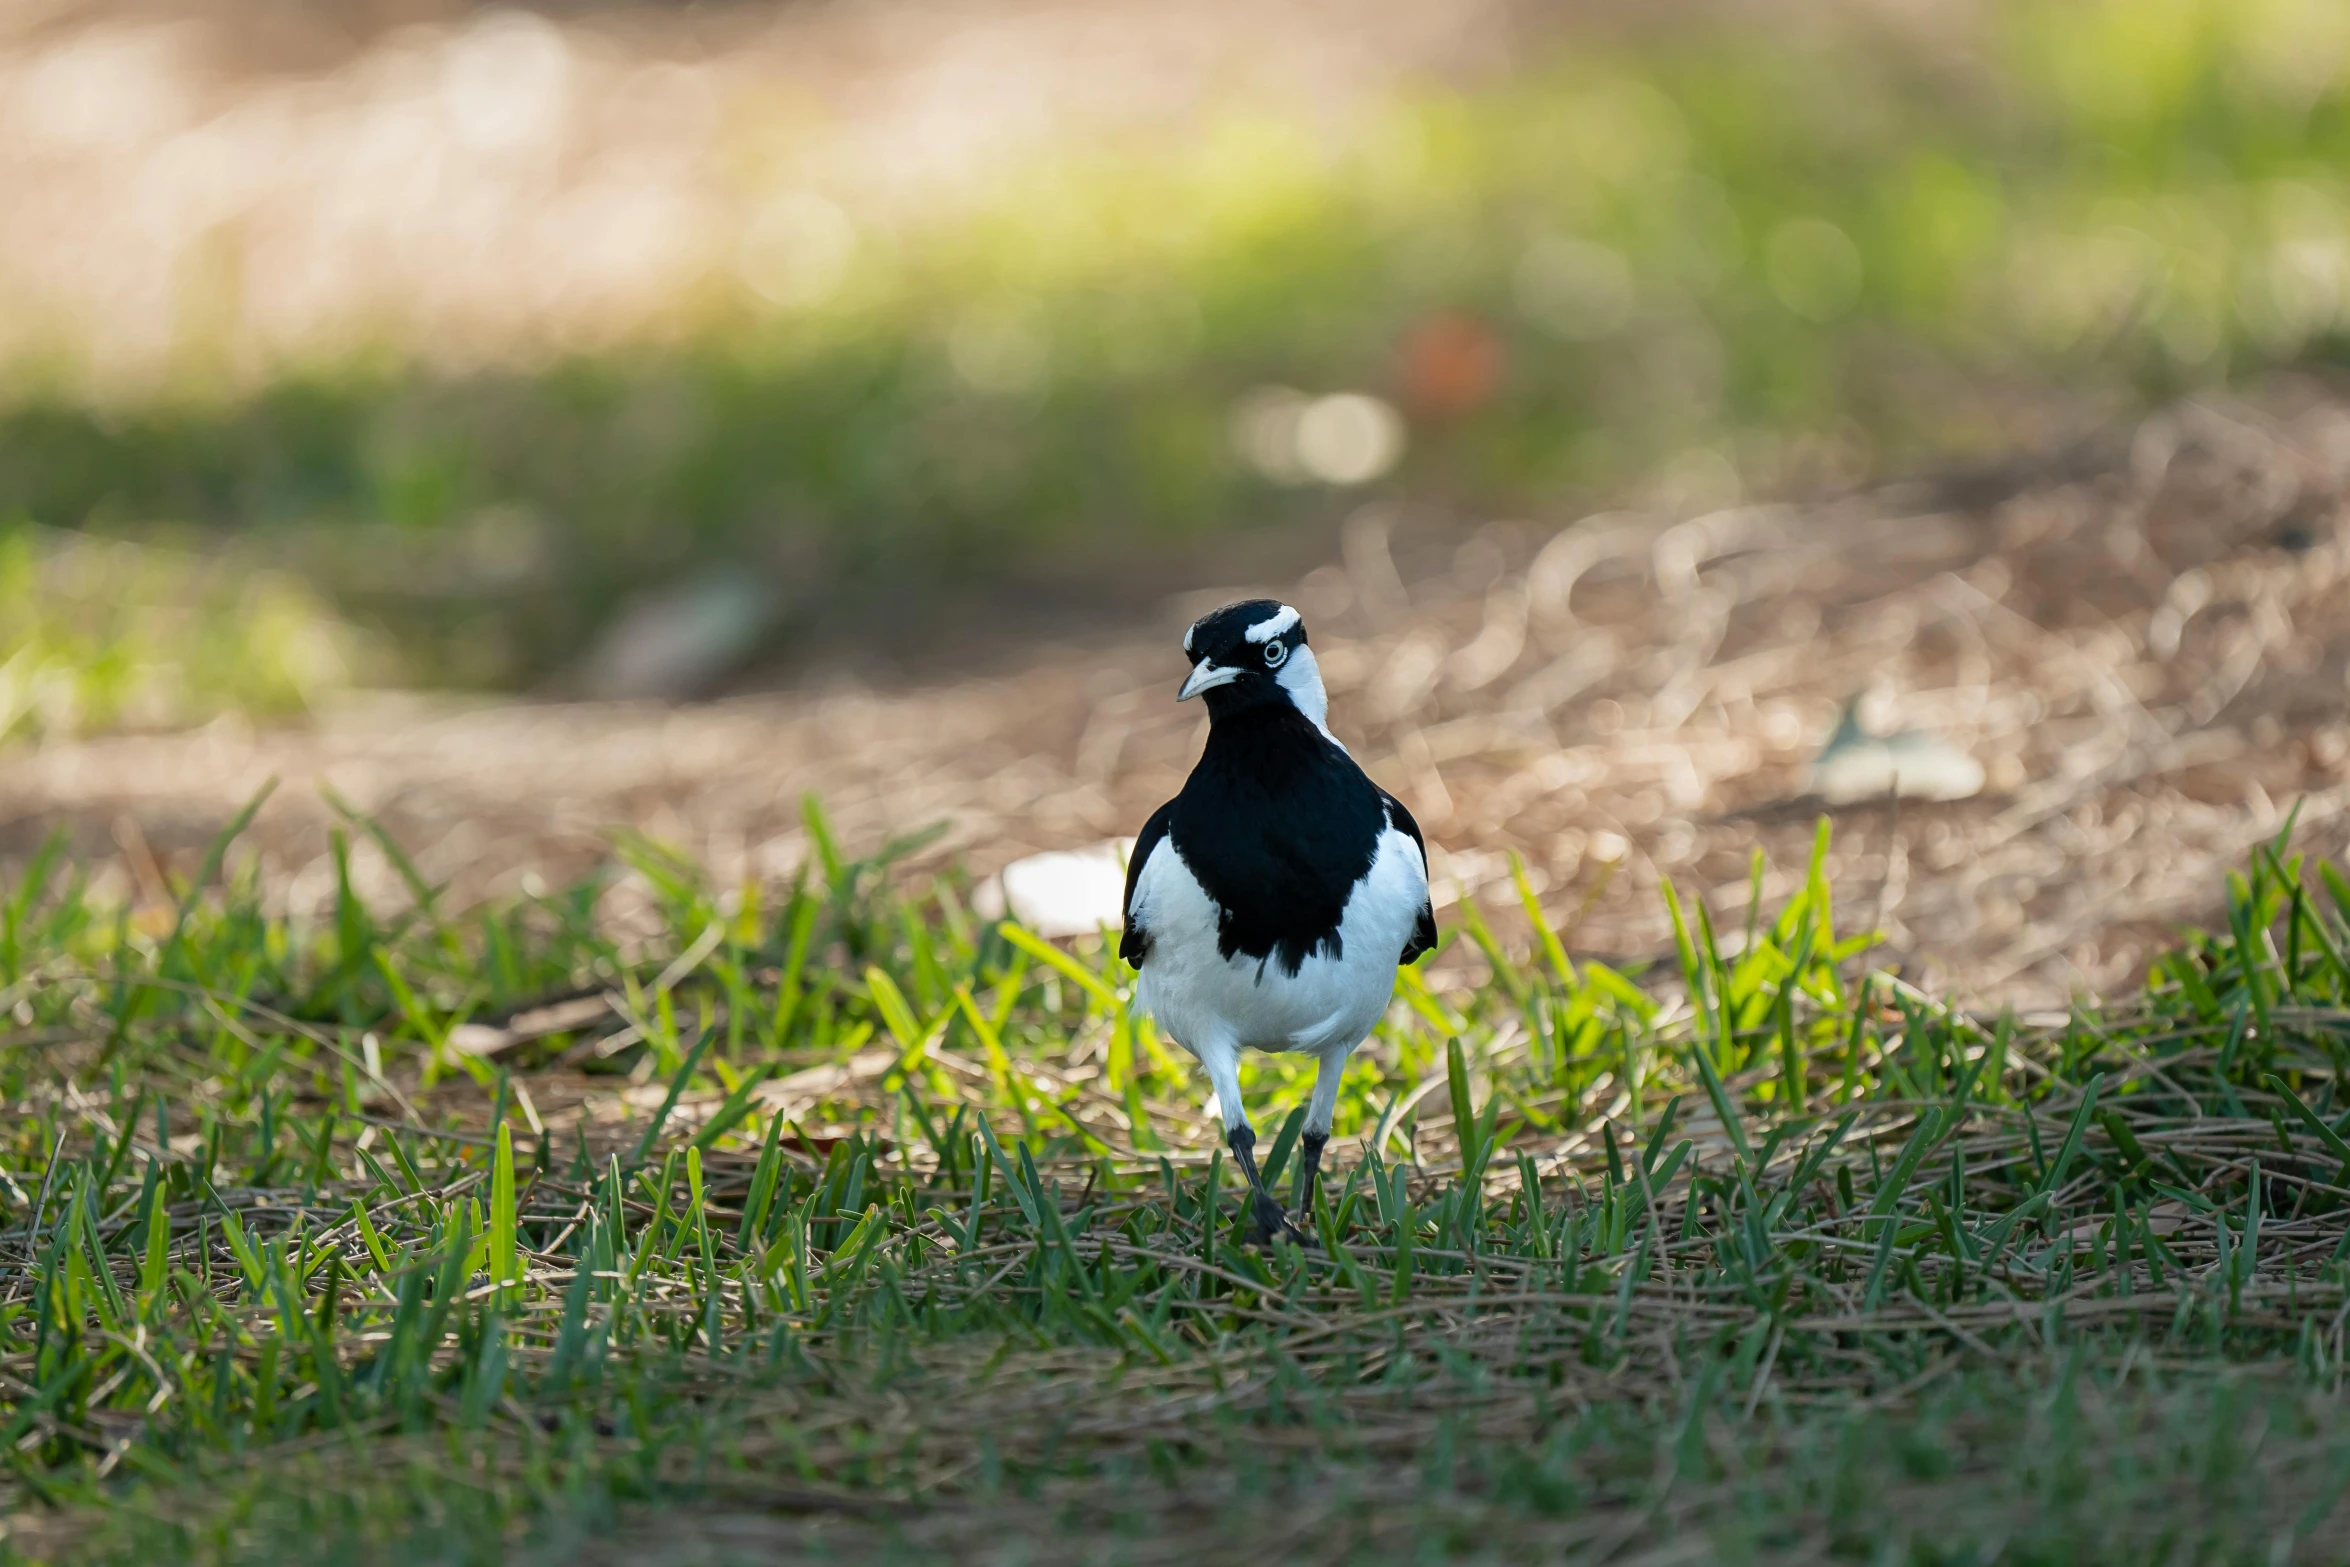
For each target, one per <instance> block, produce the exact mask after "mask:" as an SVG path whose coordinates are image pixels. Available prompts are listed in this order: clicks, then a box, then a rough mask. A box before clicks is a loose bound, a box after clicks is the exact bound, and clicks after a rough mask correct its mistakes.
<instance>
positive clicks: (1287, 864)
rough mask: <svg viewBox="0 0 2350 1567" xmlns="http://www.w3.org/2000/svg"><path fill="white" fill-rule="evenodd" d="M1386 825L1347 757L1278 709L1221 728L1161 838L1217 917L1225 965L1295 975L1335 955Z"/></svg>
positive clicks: (1234, 718)
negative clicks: (1252, 963)
mask: <svg viewBox="0 0 2350 1567" xmlns="http://www.w3.org/2000/svg"><path fill="white" fill-rule="evenodd" d="M1386 826H1387V816H1386V812H1385V811H1384V809H1383V808H1382V807H1381V805H1380V801H1379V791H1378V790H1377V789H1376V788H1375V787H1373V785H1372V783H1371V780H1370V779H1369V778H1367V777H1365V776H1364V775H1363V770H1362V769H1361V768H1359V767H1357V766H1356V765H1355V764H1354V760H1353V758H1351V757H1349V756H1348V755H1347V754H1346V753H1345V752H1344V751H1341V750H1340V749H1339V748H1338V747H1337V746H1335V745H1333V744H1332V743H1331V742H1330V741H1329V740H1328V739H1327V738H1326V737H1324V735H1323V734H1322V732H1321V731H1320V730H1318V729H1316V728H1315V727H1314V726H1313V724H1312V723H1311V722H1309V721H1308V720H1307V719H1306V718H1305V716H1304V715H1303V714H1301V713H1299V712H1298V711H1297V710H1296V709H1295V708H1292V707H1289V706H1288V705H1287V704H1281V703H1276V704H1268V705H1267V706H1265V707H1263V708H1258V709H1253V710H1250V711H1248V712H1244V713H1235V714H1232V715H1230V716H1228V717H1226V718H1224V719H1221V720H1219V721H1218V722H1217V723H1216V725H1215V726H1214V728H1213V729H1212V730H1211V731H1210V732H1209V735H1208V743H1207V747H1206V749H1205V751H1203V752H1202V754H1201V756H1200V760H1199V765H1198V766H1197V767H1196V768H1194V769H1192V774H1191V777H1190V779H1189V780H1188V781H1187V782H1186V783H1185V784H1184V786H1183V792H1182V793H1181V794H1179V795H1177V796H1176V797H1175V799H1174V801H1173V811H1172V813H1171V815H1170V819H1169V821H1168V824H1167V835H1168V837H1169V838H1170V839H1172V840H1173V842H1174V845H1175V851H1176V853H1178V854H1180V855H1182V856H1183V863H1184V864H1185V865H1186V866H1188V867H1189V868H1190V870H1191V873H1192V875H1194V876H1196V877H1197V878H1199V883H1200V886H1201V887H1202V888H1203V889H1205V890H1206V892H1207V894H1208V896H1209V897H1211V898H1213V899H1214V900H1215V901H1216V906H1217V908H1218V909H1219V910H1221V911H1222V913H1221V919H1220V922H1219V926H1218V930H1217V941H1216V944H1217V947H1218V949H1219V950H1220V951H1221V952H1222V953H1223V955H1224V956H1225V957H1227V958H1229V957H1231V956H1233V955H1234V954H1236V953H1238V954H1242V955H1245V956H1247V957H1252V958H1255V959H1257V960H1259V962H1260V963H1261V962H1262V961H1264V960H1265V959H1267V958H1271V959H1274V960H1275V961H1277V962H1278V963H1279V964H1280V966H1281V968H1282V970H1283V971H1284V972H1285V973H1289V974H1295V973H1296V972H1297V971H1298V969H1299V967H1300V966H1302V965H1303V964H1304V962H1305V960H1306V958H1307V957H1308V956H1310V955H1312V954H1314V953H1320V954H1322V955H1324V956H1326V957H1333V958H1335V957H1338V956H1339V955H1340V954H1341V952H1342V950H1343V948H1342V943H1341V941H1340V939H1339V932H1338V923H1339V919H1340V917H1341V916H1342V915H1343V914H1344V913H1345V912H1346V902H1347V899H1348V898H1349V897H1350V896H1351V895H1352V894H1353V892H1354V888H1355V884H1356V883H1357V882H1359V881H1361V880H1362V879H1363V876H1364V875H1365V873H1367V872H1368V871H1369V870H1370V868H1371V861H1372V859H1373V857H1374V856H1375V855H1377V853H1378V852H1379V837H1380V834H1381V833H1382V832H1383V831H1385V829H1386Z"/></svg>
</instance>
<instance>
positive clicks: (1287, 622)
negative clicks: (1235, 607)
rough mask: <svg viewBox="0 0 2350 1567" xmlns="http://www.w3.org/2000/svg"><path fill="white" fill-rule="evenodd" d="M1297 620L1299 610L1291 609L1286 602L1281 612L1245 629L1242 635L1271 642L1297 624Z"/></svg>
mask: <svg viewBox="0 0 2350 1567" xmlns="http://www.w3.org/2000/svg"><path fill="white" fill-rule="evenodd" d="M1297 620H1298V615H1297V611H1296V610H1294V609H1291V608H1290V607H1289V606H1288V605H1287V604H1284V605H1282V606H1281V612H1280V613H1279V614H1277V615H1271V616H1268V617H1266V618H1265V619H1263V620H1260V621H1258V622H1257V623H1256V624H1255V625H1253V626H1251V627H1249V628H1248V629H1247V630H1246V631H1243V632H1242V633H1241V635H1242V636H1244V637H1246V638H1247V639H1248V640H1249V641H1251V642H1270V641H1272V640H1273V639H1274V638H1275V637H1277V636H1280V635H1281V634H1282V633H1283V632H1285V631H1287V630H1288V629H1289V628H1290V627H1291V626H1294V625H1296V624H1297Z"/></svg>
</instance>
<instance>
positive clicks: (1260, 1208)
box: [1248, 1192, 1313, 1246]
mask: <svg viewBox="0 0 2350 1567" xmlns="http://www.w3.org/2000/svg"><path fill="white" fill-rule="evenodd" d="M1253 1217H1254V1219H1255V1222H1254V1223H1253V1224H1251V1225H1250V1226H1249V1233H1248V1243H1249V1244H1250V1245H1251V1246H1270V1245H1272V1244H1273V1243H1274V1242H1275V1241H1277V1240H1282V1241H1288V1242H1289V1243H1290V1244H1292V1245H1295V1246H1310V1245H1312V1244H1313V1239H1312V1237H1311V1236H1309V1235H1307V1234H1306V1232H1305V1231H1303V1230H1301V1229H1299V1228H1298V1227H1297V1226H1296V1225H1295V1224H1294V1223H1292V1222H1291V1221H1290V1217H1289V1215H1288V1214H1286V1213H1283V1212H1282V1211H1281V1204H1279V1203H1278V1202H1275V1201H1274V1200H1273V1198H1272V1197H1271V1196H1270V1195H1268V1194H1267V1193H1264V1192H1259V1193H1257V1195H1256V1202H1255V1205H1254V1209H1253Z"/></svg>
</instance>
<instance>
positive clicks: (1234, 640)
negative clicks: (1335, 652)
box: [1175, 599, 1330, 734]
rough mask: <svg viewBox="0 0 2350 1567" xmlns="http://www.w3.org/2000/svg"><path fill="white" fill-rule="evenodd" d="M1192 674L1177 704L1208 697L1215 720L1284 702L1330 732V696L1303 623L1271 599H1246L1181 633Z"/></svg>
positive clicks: (1185, 683)
mask: <svg viewBox="0 0 2350 1567" xmlns="http://www.w3.org/2000/svg"><path fill="white" fill-rule="evenodd" d="M1183 652H1184V656H1185V657H1187V658H1189V659H1190V660H1191V674H1190V675H1189V676H1188V677H1187V678H1186V679H1185V680H1184V682H1183V686H1182V689H1181V690H1179V691H1177V692H1176V693H1175V700H1177V701H1178V702H1188V701H1190V700H1191V699H1192V698H1193V697H1195V696H1198V697H1205V698H1206V700H1207V704H1208V716H1209V717H1210V718H1211V719H1215V718H1222V717H1226V716H1228V715H1230V714H1233V713H1238V712H1242V711H1245V710H1246V709H1249V708H1252V707H1259V706H1262V705H1264V704H1266V703H1271V702H1286V703H1288V704H1289V705H1290V706H1291V707H1294V708H1296V709H1297V710H1298V711H1299V712H1301V713H1303V714H1305V716H1306V717H1307V718H1309V719H1311V720H1312V721H1313V724H1314V727H1315V728H1317V729H1319V730H1321V731H1322V732H1323V733H1324V734H1327V733H1329V725H1328V723H1327V722H1326V720H1327V718H1328V716H1329V710H1330V698H1329V696H1328V695H1327V694H1326V693H1325V692H1324V691H1323V689H1322V669H1321V666H1320V665H1319V664H1317V663H1316V662H1315V661H1314V650H1313V649H1312V648H1310V647H1307V646H1306V628H1305V622H1304V621H1302V620H1300V619H1299V618H1298V613H1297V611H1296V610H1294V609H1291V608H1290V607H1289V606H1288V605H1287V604H1282V603H1277V602H1275V601H1274V600H1272V599H1243V600H1242V601H1241V602H1240V603H1238V604H1227V605H1225V606H1224V607H1223V608H1222V609H1219V610H1216V611H1215V612H1213V613H1212V614H1207V615H1202V616H1201V617H1200V618H1199V619H1197V620H1195V621H1193V622H1192V624H1191V629H1190V630H1189V631H1186V632H1185V633H1183Z"/></svg>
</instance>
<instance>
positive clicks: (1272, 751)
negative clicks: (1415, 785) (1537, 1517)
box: [1118, 599, 1436, 1240]
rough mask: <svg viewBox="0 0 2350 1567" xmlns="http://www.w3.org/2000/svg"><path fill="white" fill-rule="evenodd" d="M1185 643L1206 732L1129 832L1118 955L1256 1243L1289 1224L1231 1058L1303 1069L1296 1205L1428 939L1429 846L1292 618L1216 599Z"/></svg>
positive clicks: (1261, 602)
mask: <svg viewBox="0 0 2350 1567" xmlns="http://www.w3.org/2000/svg"><path fill="white" fill-rule="evenodd" d="M1183 651H1184V653H1185V654H1186V655H1187V656H1188V657H1189V658H1190V660H1191V674H1190V675H1189V677H1187V678H1186V679H1185V680H1184V682H1183V686H1182V688H1181V689H1180V690H1178V691H1177V692H1176V693H1175V698H1176V700H1177V701H1179V702H1180V701H1189V700H1190V699H1191V698H1193V697H1195V696H1196V697H1204V698H1205V699H1206V700H1207V705H1208V743H1207V746H1206V748H1205V749H1204V750H1203V751H1202V752H1201V753H1200V759H1199V765H1198V766H1196V767H1194V768H1193V769H1192V771H1191V777H1190V778H1189V779H1187V780H1186V781H1185V783H1184V785H1183V792H1182V793H1181V794H1178V795H1177V796H1176V797H1175V798H1174V799H1172V800H1169V801H1168V802H1167V803H1166V804H1165V805H1162V806H1160V807H1159V808H1158V809H1157V810H1156V811H1153V812H1152V813H1151V818H1150V820H1149V821H1148V822H1146V823H1144V824H1143V829H1142V833H1141V836H1140V837H1139V838H1137V839H1136V841H1135V845H1134V853H1133V854H1132V856H1131V857H1130V858H1129V859H1128V861H1127V869H1126V901H1125V933H1124V935H1123V937H1122V938H1121V939H1120V941H1119V943H1118V954H1119V956H1121V957H1123V958H1125V959H1126V960H1127V961H1128V962H1129V963H1132V964H1134V965H1135V966H1136V967H1137V968H1139V969H1140V970H1141V971H1142V975H1141V979H1140V982H1139V983H1138V984H1137V986H1136V999H1137V1001H1138V1002H1139V1004H1140V1005H1141V1006H1142V1008H1143V1009H1144V1010H1145V1011H1147V1012H1148V1013H1149V1014H1150V1015H1151V1016H1152V1017H1153V1018H1154V1019H1155V1020H1156V1021H1157V1023H1158V1025H1159V1027H1160V1029H1161V1030H1162V1031H1164V1032H1165V1033H1166V1034H1168V1035H1170V1036H1171V1037H1172V1038H1174V1039H1175V1041H1176V1042H1177V1043H1179V1044H1181V1045H1182V1046H1183V1047H1184V1048H1185V1049H1186V1050H1189V1051H1190V1052H1191V1053H1192V1054H1193V1055H1194V1056H1196V1057H1198V1058H1199V1062H1200V1064H1201V1065H1202V1066H1203V1067H1205V1068H1206V1069H1207V1074H1208V1081H1209V1083H1211V1084H1212V1085H1213V1086H1214V1088H1215V1092H1216V1106H1217V1108H1218V1109H1219V1110H1220V1111H1221V1112H1222V1114H1223V1117H1224V1135H1225V1141H1226V1142H1227V1144H1229V1145H1230V1147H1231V1149H1232V1157H1233V1160H1234V1162H1235V1163H1237V1164H1238V1165H1239V1166H1240V1168H1241V1171H1242V1173H1243V1174H1245V1175H1246V1176H1247V1177H1248V1184H1249V1191H1250V1195H1251V1200H1252V1202H1253V1204H1254V1214H1255V1224H1256V1230H1257V1233H1258V1236H1259V1238H1260V1239H1265V1240H1269V1239H1271V1238H1272V1237H1273V1236H1274V1235H1276V1234H1280V1233H1283V1232H1284V1231H1287V1232H1290V1233H1295V1230H1294V1227H1293V1226H1292V1225H1291V1224H1290V1222H1289V1220H1288V1219H1287V1218H1286V1217H1285V1216H1284V1215H1283V1213H1282V1211H1281V1205H1280V1203H1279V1202H1277V1201H1276V1200H1275V1199H1274V1198H1272V1197H1271V1196H1269V1195H1268V1194H1267V1193H1266V1191H1265V1188H1264V1182H1263V1181H1262V1180H1261V1179H1260V1178H1259V1176H1258V1174H1257V1160H1256V1132H1255V1130H1254V1129H1253V1128H1251V1127H1250V1125H1249V1122H1248V1115H1247V1113H1246V1112H1245V1111H1244V1110H1243V1109H1242V1107H1241V1102H1240V1053H1241V1052H1242V1051H1243V1050H1286V1051H1298V1052H1302V1053H1304V1054H1307V1055H1311V1056H1314V1057H1316V1058H1317V1059H1318V1061H1319V1068H1318V1074H1317V1076H1316V1077H1315V1079H1314V1096H1313V1100H1312V1102H1311V1104H1309V1105H1308V1107H1307V1110H1306V1119H1305V1134H1304V1138H1303V1150H1302V1153H1303V1157H1302V1159H1301V1161H1300V1163H1299V1167H1298V1177H1297V1203H1298V1208H1299V1210H1300V1212H1301V1213H1304V1212H1307V1211H1310V1209H1311V1206H1312V1203H1313V1193H1314V1179H1315V1176H1316V1173H1317V1172H1318V1170H1319V1169H1320V1166H1321V1160H1322V1149H1323V1146H1324V1145H1325V1144H1326V1143H1328V1142H1329V1140H1330V1120H1331V1114H1332V1112H1333V1111H1334V1110H1335V1109H1336V1108H1337V1104H1338V1085H1339V1079H1340V1078H1341V1076H1342V1075H1343V1074H1344V1073H1345V1071H1346V1061H1347V1057H1349V1056H1350V1055H1352V1054H1353V1053H1354V1049H1355V1047H1356V1046H1357V1045H1359V1044H1361V1043H1362V1042H1363V1040H1364V1038H1365V1037H1366V1036H1367V1035H1369V1033H1370V1032H1371V1029H1372V1028H1373V1027H1374V1026H1375V1025H1376V1024H1377V1023H1378V1021H1379V1017H1380V1014H1381V1013H1383V1012H1385V1011H1386V1010H1387V1003H1388V999H1389V998H1390V997H1391V996H1392V995H1393V994H1394V992H1395V971H1396V967H1397V965H1398V964H1401V963H1409V962H1411V961H1412V960H1413V959H1415V958H1417V957H1419V956H1420V955H1421V954H1422V953H1424V952H1427V951H1429V950H1430V949H1431V948H1433V947H1434V946H1435V945H1436V911H1435V908H1434V907H1433V905H1431V904H1430V902H1429V899H1428V849H1427V844H1426V841H1425V840H1424V839H1422V838H1421V836H1420V827H1419V824H1418V823H1417V822H1415V821H1413V820H1412V813H1411V812H1409V811H1407V810H1405V809H1404V807H1403V804H1402V802H1401V801H1399V800H1397V799H1396V798H1395V796H1393V795H1391V794H1389V793H1388V792H1387V791H1386V790H1384V789H1382V788H1380V787H1379V786H1378V785H1377V784H1375V783H1373V782H1371V780H1370V778H1369V777H1368V776H1367V775H1366V774H1365V773H1364V772H1363V770H1362V769H1361V768H1360V767H1358V766H1356V765H1355V760H1354V758H1353V757H1351V756H1349V755H1348V754H1347V751H1346V747H1345V746H1343V745H1340V744H1339V743H1338V741H1337V740H1336V739H1335V738H1333V737H1332V735H1331V733H1330V726H1329V723H1328V716H1329V707H1330V701H1329V697H1328V695H1327V694H1326V693H1325V692H1324V690H1323V689H1322V672H1321V669H1320V667H1319V666H1318V665H1317V664H1316V663H1315V661H1314V653H1313V650H1312V649H1311V648H1309V647H1307V646H1306V628H1305V625H1304V623H1303V622H1302V621H1300V620H1299V618H1298V613H1297V611H1296V610H1294V609H1291V608H1290V607H1289V606H1288V605H1286V604H1279V603H1276V602H1274V601H1273V600H1271V599H1249V600H1247V601H1246V602H1243V603H1239V604H1227V605H1225V606H1224V607H1223V608H1222V609H1219V610H1217V611H1216V612H1215V613H1213V614H1211V615H1206V616H1203V617H1202V618H1201V619H1199V620H1198V621H1196V622H1194V623H1193V625H1192V628H1191V629H1190V630H1189V631H1187V632H1185V633H1184V635H1183Z"/></svg>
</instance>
